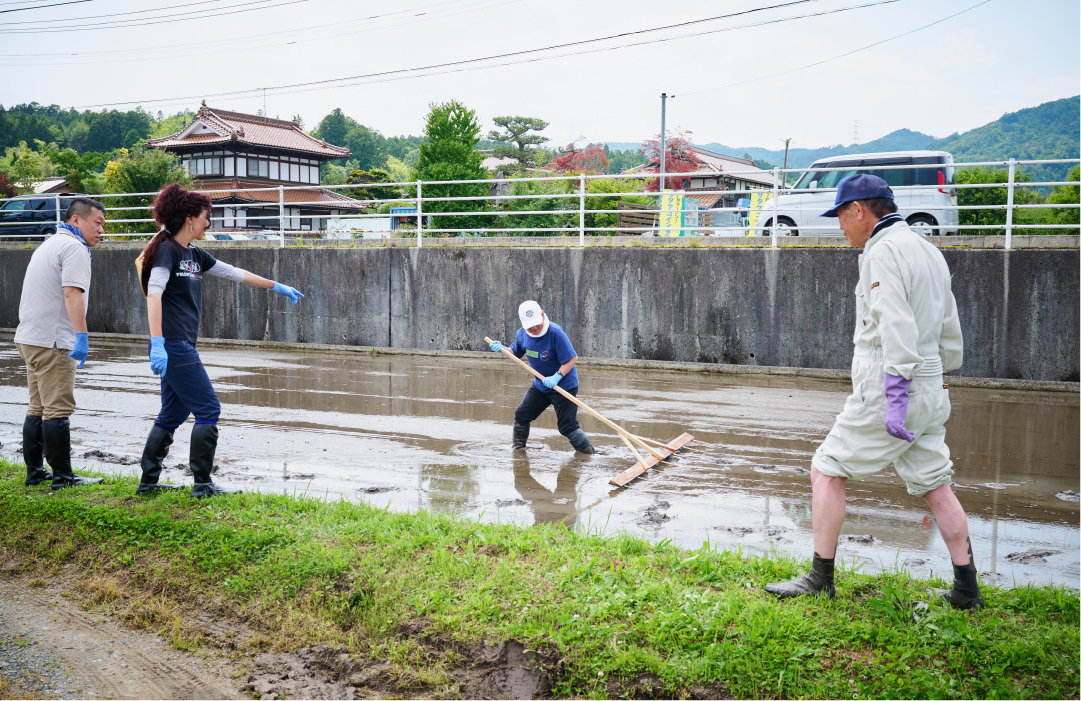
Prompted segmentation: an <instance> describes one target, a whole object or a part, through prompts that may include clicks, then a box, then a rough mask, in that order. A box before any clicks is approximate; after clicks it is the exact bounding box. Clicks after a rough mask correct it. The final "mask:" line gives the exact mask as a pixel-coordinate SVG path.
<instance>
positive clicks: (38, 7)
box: [0, 0, 93, 13]
mask: <svg viewBox="0 0 1081 701" xmlns="http://www.w3.org/2000/svg"><path fill="white" fill-rule="evenodd" d="M81 2H93V0H67V2H54V3H52V4H50V5H35V6H34V7H13V8H11V9H10V10H0V13H4V12H25V11H27V10H44V9H45V8H46V7H59V6H60V5H78V4H79V3H81ZM4 4H12V5H14V4H15V3H4Z"/></svg>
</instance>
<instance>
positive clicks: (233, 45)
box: [0, 0, 522, 66]
mask: <svg viewBox="0 0 1081 701" xmlns="http://www.w3.org/2000/svg"><path fill="white" fill-rule="evenodd" d="M216 1H220V0H216ZM516 2H522V0H504V1H503V2H496V3H494V4H492V3H491V0H476V1H474V2H468V3H464V5H463V3H462V0H446V1H445V2H438V3H434V4H431V5H421V6H418V7H412V8H409V9H405V10H397V11H394V12H386V13H383V14H379V15H368V16H366V17H358V18H356V19H351V20H343V21H339V22H332V23H328V24H317V25H310V26H307V27H298V28H296V29H285V30H281V31H277V32H263V33H260V34H251V35H248V36H239V37H237V36H234V37H230V39H229V41H228V42H227V43H225V44H224V46H223V42H222V41H221V40H220V39H213V40H209V41H202V42H188V43H183V44H167V45H155V46H150V47H145V48H138V49H106V50H103V51H88V52H82V51H79V52H70V53H64V52H63V51H55V52H52V53H51V54H49V55H45V56H43V55H42V54H41V53H38V52H34V53H30V54H2V53H0V62H2V63H5V64H7V65H20V62H19V61H17V60H10V59H29V60H30V61H31V62H32V63H33V65H35V66H42V65H55V64H49V63H47V61H48V59H55V61H56V63H61V64H63V65H67V63H69V62H70V61H71V57H72V56H78V57H79V60H80V65H90V64H101V63H116V62H118V61H126V60H130V58H123V57H125V56H127V57H131V56H139V55H145V54H150V55H151V56H152V57H154V58H161V59H163V60H165V59H168V60H172V55H171V54H170V53H169V52H170V50H173V49H178V50H183V51H184V53H185V55H189V54H190V52H192V51H194V50H199V55H200V56H207V55H212V54H223V53H232V52H235V51H238V50H251V49H256V48H263V47H268V46H284V45H288V44H296V43H302V42H303V43H306V42H310V41H325V40H327V39H332V38H335V37H342V36H352V35H356V34H361V33H367V32H372V31H382V30H386V29H392V28H394V27H403V26H407V25H410V24H416V23H419V22H430V21H433V20H438V19H443V18H445V17H452V16H454V15H459V14H465V13H468V12H475V11H477V10H487V9H491V8H493V7H501V6H502V5H508V4H511V3H516ZM486 3H488V4H486ZM446 5H452V6H453V5H462V6H463V7H464V8H466V9H461V10H458V11H456V12H452V11H450V10H451V9H453V8H446V9H445V10H442V9H439V8H443V7H444V6H446ZM471 6H472V7H471ZM420 10H423V12H418V11H420ZM409 13H417V15H416V17H418V18H420V19H417V18H413V19H409V20H405V21H402V22H398V23H397V24H385V25H382V26H371V27H369V26H366V27H363V28H361V29H349V30H346V31H343V32H339V33H329V34H328V33H326V32H322V33H320V34H319V35H318V36H316V37H311V38H297V37H298V35H300V34H301V33H304V32H312V31H321V30H325V29H327V28H329V27H339V28H340V27H343V26H344V25H350V24H356V23H358V22H372V21H373V20H381V19H386V18H389V17H394V16H396V15H405V14H409ZM422 16H423V17H422ZM282 35H284V36H287V37H289V38H290V41H288V42H281V41H264V42H263V43H253V42H259V41H260V40H264V39H267V38H270V37H277V36H282ZM210 46H216V47H219V48H218V50H217V51H207V50H205V48H204V47H210ZM95 56H116V57H117V58H116V59H114V60H112V61H109V60H100V61H94V60H87V58H88V57H91V58H92V57H95Z"/></svg>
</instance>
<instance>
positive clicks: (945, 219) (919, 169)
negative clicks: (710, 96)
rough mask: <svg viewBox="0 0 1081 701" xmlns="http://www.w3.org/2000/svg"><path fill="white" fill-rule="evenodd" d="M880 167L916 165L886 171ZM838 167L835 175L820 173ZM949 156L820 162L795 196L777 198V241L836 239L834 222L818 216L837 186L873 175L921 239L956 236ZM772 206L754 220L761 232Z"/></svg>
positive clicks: (910, 154) (766, 231)
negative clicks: (886, 186) (786, 238)
mask: <svg viewBox="0 0 1081 701" xmlns="http://www.w3.org/2000/svg"><path fill="white" fill-rule="evenodd" d="M885 166H915V167H911V168H886V167H885ZM825 168H837V169H839V170H820V169H825ZM953 171H954V168H953V156H952V155H950V154H949V153H946V152H945V151H897V152H892V153H862V154H851V155H847V156H831V157H829V158H822V159H820V160H817V161H815V162H814V163H812V164H811V167H810V168H808V169H807V170H806V171H804V173H803V174H802V175H801V176H800V178H799V180H798V181H796V184H795V186H794V187H793V188H792V189H793V190H794V192H785V193H782V194H780V195H778V197H777V205H776V218H777V234H778V235H779V236H799V235H800V234H801V233H802V234H803V235H804V236H837V235H840V234H841V233H842V232H841V229H840V227H839V226H838V225H837V219H836V218H829V217H823V216H821V215H822V212H825V211H826V210H828V209H830V208H831V207H832V206H833V202H834V200H835V199H836V197H837V194H836V193H837V185H838V183H840V182H841V181H842V180H844V179H845V178H847V177H848V176H850V175H856V174H857V173H870V174H872V175H877V176H879V177H880V178H882V179H883V180H885V181H886V182H887V183H889V185H890V187H891V188H893V196H894V200H895V201H896V202H897V211H898V213H899V214H900V215H901V216H902V217H904V218H905V221H907V222H908V223H909V225H910V226H911V227H912V228H913V229H916V230H917V231H919V232H920V233H923V234H924V235H928V234H930V235H935V236H937V235H939V234H956V233H957V224H958V215H957V209H955V207H956V206H957V192H956V189H955V188H953V187H951V186H952V185H953ZM773 218H774V204H773V202H771V201H766V202H765V203H764V204H763V206H762V211H761V215H760V217H759V221H760V222H761V224H760V226H761V227H762V229H761V233H762V234H763V235H764V236H769V235H770V234H771V233H772V232H771V229H772V227H773Z"/></svg>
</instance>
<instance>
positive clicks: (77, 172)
mask: <svg viewBox="0 0 1081 701" xmlns="http://www.w3.org/2000/svg"><path fill="white" fill-rule="evenodd" d="M43 153H44V154H45V156H46V157H47V158H48V159H49V160H50V161H52V164H53V166H54V168H55V170H56V172H57V173H58V174H60V175H63V176H64V177H65V178H66V179H67V181H68V186H69V187H70V188H71V191H72V192H85V193H90V194H97V193H92V192H91V189H90V185H91V182H92V180H91V179H90V177H89V176H90V175H91V173H93V172H94V170H96V169H97V167H98V166H100V165H101V164H102V162H103V161H104V160H105V155H104V154H101V153H94V152H93V151H91V152H90V153H84V154H82V155H79V154H78V153H76V152H75V149H71V148H66V149H63V150H58V149H56V148H49V147H45V149H43Z"/></svg>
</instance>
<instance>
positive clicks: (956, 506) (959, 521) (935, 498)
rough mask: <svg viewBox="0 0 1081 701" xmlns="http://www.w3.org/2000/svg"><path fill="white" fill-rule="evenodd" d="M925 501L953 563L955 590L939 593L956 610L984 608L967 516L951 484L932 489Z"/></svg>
mask: <svg viewBox="0 0 1081 701" xmlns="http://www.w3.org/2000/svg"><path fill="white" fill-rule="evenodd" d="M923 498H924V501H926V502H927V505H928V506H930V507H931V512H932V513H933V514H934V515H935V522H936V523H938V531H939V533H941V534H942V540H944V541H945V542H946V549H947V550H949V551H950V559H951V560H952V561H953V588H952V589H950V590H949V591H945V590H940V591H939V592H938V593H939V594H941V596H942V598H944V599H945V600H946V601H948V602H949V603H950V605H951V606H953V607H955V608H959V609H978V608H983V599H982V598H981V597H980V578H979V573H978V572H977V571H976V561H975V560H974V559H973V558H972V541H971V540H970V539H969V535H968V516H966V515H965V510H964V508H963V507H962V506H961V502H960V501H958V500H957V495H956V494H954V493H953V489H951V488H950V485H948V484H944V485H942V486H941V487H939V488H937V489H932V490H931V491H930V492H927V494H924V495H923Z"/></svg>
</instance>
